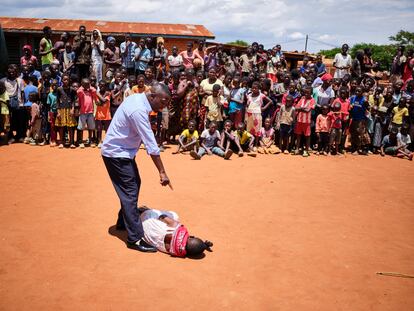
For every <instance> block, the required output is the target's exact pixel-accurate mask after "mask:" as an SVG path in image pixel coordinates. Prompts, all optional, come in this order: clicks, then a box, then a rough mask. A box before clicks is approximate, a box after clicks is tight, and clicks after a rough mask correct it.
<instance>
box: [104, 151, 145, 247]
mask: <svg viewBox="0 0 414 311" xmlns="http://www.w3.org/2000/svg"><path fill="white" fill-rule="evenodd" d="M102 158H103V161H104V163H105V166H106V170H107V171H108V174H109V177H110V178H111V181H112V184H113V185H114V188H115V191H116V193H117V194H118V197H119V200H120V201H121V209H120V211H119V213H118V221H117V224H125V228H126V230H127V232H128V242H130V243H135V242H136V241H138V240H139V239H141V238H143V237H144V229H143V228H142V223H141V219H140V217H139V212H138V209H137V203H138V194H139V188H140V186H141V178H140V177H139V172H138V168H137V164H136V163H135V158H134V159H128V158H108V157H102Z"/></svg>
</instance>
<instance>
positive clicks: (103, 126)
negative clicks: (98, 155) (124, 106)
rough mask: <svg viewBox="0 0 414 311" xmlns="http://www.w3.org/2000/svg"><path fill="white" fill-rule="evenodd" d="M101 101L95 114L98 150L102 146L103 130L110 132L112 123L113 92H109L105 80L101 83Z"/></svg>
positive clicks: (99, 93)
mask: <svg viewBox="0 0 414 311" xmlns="http://www.w3.org/2000/svg"><path fill="white" fill-rule="evenodd" d="M97 95H98V96H99V95H100V97H101V98H100V100H99V101H98V105H97V106H96V113H95V125H96V138H97V141H98V148H101V146H102V130H104V131H105V133H106V131H107V130H108V127H109V124H110V123H111V110H110V108H111V107H110V106H111V92H110V91H109V90H108V85H107V83H106V82H105V81H104V80H101V81H99V92H98V94H97Z"/></svg>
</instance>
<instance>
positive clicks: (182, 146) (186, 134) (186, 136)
mask: <svg viewBox="0 0 414 311" xmlns="http://www.w3.org/2000/svg"><path fill="white" fill-rule="evenodd" d="M196 126H197V124H196V122H195V121H194V120H190V121H189V122H188V129H185V130H184V131H183V132H182V133H181V135H180V137H179V138H178V149H177V151H175V152H173V154H178V153H180V152H184V151H194V152H197V144H198V131H197V130H196Z"/></svg>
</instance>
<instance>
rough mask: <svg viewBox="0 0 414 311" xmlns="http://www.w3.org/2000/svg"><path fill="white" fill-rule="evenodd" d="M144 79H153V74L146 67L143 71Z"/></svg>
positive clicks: (149, 68)
mask: <svg viewBox="0 0 414 311" xmlns="http://www.w3.org/2000/svg"><path fill="white" fill-rule="evenodd" d="M145 77H146V78H147V80H150V81H151V80H152V79H154V73H153V72H152V69H151V67H148V68H147V69H145Z"/></svg>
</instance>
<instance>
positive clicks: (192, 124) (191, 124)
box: [188, 120, 196, 133]
mask: <svg viewBox="0 0 414 311" xmlns="http://www.w3.org/2000/svg"><path fill="white" fill-rule="evenodd" d="M195 128H196V121H194V120H190V121H189V122H188V130H189V131H190V133H193V132H194V130H195Z"/></svg>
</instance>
